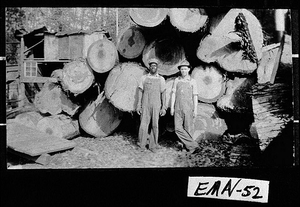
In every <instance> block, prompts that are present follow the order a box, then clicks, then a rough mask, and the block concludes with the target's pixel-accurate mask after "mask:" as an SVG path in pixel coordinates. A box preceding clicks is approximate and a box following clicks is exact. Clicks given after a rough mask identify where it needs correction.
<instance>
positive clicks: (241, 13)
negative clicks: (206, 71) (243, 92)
mask: <svg viewBox="0 0 300 207" xmlns="http://www.w3.org/2000/svg"><path fill="white" fill-rule="evenodd" d="M216 20H217V21H219V22H218V23H213V24H212V25H214V27H213V28H212V29H211V35H208V36H207V37H205V38H204V39H203V40H202V41H201V42H200V45H199V47H198V50H197V57H198V58H199V59H200V60H202V61H204V62H207V63H211V62H217V63H218V64H219V65H220V67H222V68H223V69H225V70H227V71H229V72H239V73H248V74H249V73H252V72H253V71H254V70H255V69H257V66H258V62H259V61H260V59H261V57H262V46H263V33H262V28H261V24H260V22H259V21H258V19H257V18H256V17H255V16H254V15H253V14H252V13H251V12H250V11H248V10H246V9H231V10H230V11H229V12H228V13H227V14H226V15H225V16H224V18H221V20H220V19H218V18H216ZM232 33H234V34H235V35H232ZM236 36H238V37H236Z"/></svg>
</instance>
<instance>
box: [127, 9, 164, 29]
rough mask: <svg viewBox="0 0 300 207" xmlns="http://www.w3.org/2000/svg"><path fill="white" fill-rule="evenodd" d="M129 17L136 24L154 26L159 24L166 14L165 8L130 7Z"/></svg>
mask: <svg viewBox="0 0 300 207" xmlns="http://www.w3.org/2000/svg"><path fill="white" fill-rule="evenodd" d="M129 14H130V17H131V19H132V20H133V21H134V22H135V23H136V24H138V25H141V26H144V27H155V26H157V25H159V24H160V23H161V22H162V21H163V20H164V19H165V18H166V17H167V14H168V9H165V8H130V10H129Z"/></svg>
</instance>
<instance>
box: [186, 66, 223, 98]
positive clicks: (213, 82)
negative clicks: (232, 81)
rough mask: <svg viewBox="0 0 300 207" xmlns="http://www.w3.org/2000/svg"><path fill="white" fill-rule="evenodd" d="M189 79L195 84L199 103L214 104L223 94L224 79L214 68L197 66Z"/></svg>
mask: <svg viewBox="0 0 300 207" xmlns="http://www.w3.org/2000/svg"><path fill="white" fill-rule="evenodd" d="M191 77H192V78H194V79H195V80H196V82H197V86H198V100H199V101H202V102H206V103H213V102H216V101H217V100H218V99H219V98H220V97H221V96H222V95H223V94H224V92H225V81H224V77H223V75H222V74H221V73H220V72H219V70H218V69H217V68H216V67H214V66H205V67H202V66H198V67H196V68H194V69H193V72H192V74H191Z"/></svg>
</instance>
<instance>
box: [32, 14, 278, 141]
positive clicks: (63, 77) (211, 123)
mask: <svg viewBox="0 0 300 207" xmlns="http://www.w3.org/2000/svg"><path fill="white" fill-rule="evenodd" d="M212 10H213V9H210V11H209V12H206V10H204V9H194V8H184V9H176V8H173V9H164V8H131V9H130V13H129V14H130V17H131V20H132V22H130V24H128V27H127V28H125V30H124V31H123V32H121V34H120V36H119V37H118V40H117V44H116V46H115V45H114V44H113V43H112V42H111V41H109V40H108V39H106V38H103V39H100V40H98V39H97V41H95V42H93V43H89V45H90V46H89V48H88V49H87V48H85V50H87V52H86V53H87V57H86V59H79V60H77V61H72V62H71V63H69V64H67V65H65V67H64V68H63V69H61V70H57V71H56V72H54V73H53V74H52V77H55V78H57V80H58V82H57V83H52V84H45V89H43V90H45V91H46V89H47V91H48V92H44V93H46V94H47V95H45V96H47V98H43V95H41V94H38V95H37V97H36V99H37V101H36V105H37V108H39V110H40V111H41V113H42V114H43V115H44V116H45V113H48V116H49V115H51V116H54V115H60V114H62V113H63V114H65V115H66V114H67V116H69V117H71V118H72V119H73V120H74V119H76V120H77V121H79V126H80V127H81V129H82V130H83V131H85V132H86V133H88V134H90V135H92V136H95V137H106V136H109V135H110V134H111V133H113V132H114V131H115V130H116V129H117V127H118V125H119V123H120V122H121V120H122V119H123V121H124V122H126V120H124V117H125V119H126V117H132V116H129V115H128V114H132V113H133V112H135V111H136V105H137V91H138V83H139V81H140V78H141V76H142V75H144V74H146V73H147V68H148V67H149V65H148V60H149V59H150V58H157V59H158V61H159V64H158V73H159V74H160V75H162V76H163V77H164V78H165V80H166V83H167V105H168V107H169V105H170V95H171V89H172V86H173V82H174V79H175V77H176V76H178V75H179V74H178V72H179V70H178V68H177V67H178V65H179V64H180V63H181V62H182V61H184V60H188V61H189V62H190V63H191V65H192V68H193V69H192V71H191V76H192V77H193V78H194V79H195V80H196V82H197V85H198V92H199V94H198V104H199V105H198V112H199V115H198V117H197V118H196V120H195V134H194V137H195V139H197V140H199V139H202V138H205V137H208V136H206V135H207V134H214V135H216V136H218V137H219V136H221V135H222V134H223V135H226V136H227V135H228V136H229V137H230V136H238V135H239V134H244V135H247V136H249V137H251V136H254V134H255V133H253V129H254V125H253V122H255V123H256V128H257V132H258V135H259V136H258V138H260V137H261V134H263V133H264V131H260V127H259V126H260V125H262V124H260V123H258V122H264V121H266V120H265V118H264V117H265V115H259V116H257V113H260V112H258V111H256V110H262V109H258V108H260V107H261V105H262V104H261V103H267V102H268V101H269V99H266V97H268V96H266V97H265V101H263V100H262V99H263V96H260V97H259V98H258V96H257V94H259V92H254V91H255V90H254V89H253V87H256V86H257V85H256V84H257V82H259V83H260V84H265V83H266V79H264V78H265V76H264V75H261V74H266V73H267V72H268V70H269V69H268V68H272V67H271V65H272V64H273V59H274V56H276V54H277V50H278V47H279V45H278V44H277V45H271V46H263V40H264V36H263V31H262V26H261V24H260V22H259V21H258V19H257V18H256V17H255V16H254V15H253V14H252V13H251V12H250V11H248V10H246V9H230V10H228V9H227V10H222V11H221V12H212ZM263 76H264V77H263ZM99 79H101V84H102V83H104V84H102V85H101V86H100V81H99ZM94 86H98V90H94V92H93V93H90V92H91V90H90V89H91V88H93V87H94ZM274 87H275V86H274ZM100 88H103V91H101V89H100ZM275 88H276V87H275ZM43 90H42V91H43ZM258 91H259V90H258ZM254 93H257V94H256V95H253V94H254ZM51 94H53V95H51ZM63 94H64V95H63ZM50 96H51V97H52V98H50ZM53 97H59V98H58V99H55V98H53ZM43 99H45V100H43ZM78 99H81V100H80V101H79V102H80V104H78V101H77V100H78ZM66 100H69V101H70V102H69V103H68V101H66ZM82 100H84V101H82ZM54 102H55V103H54ZM62 102H64V103H65V102H67V103H68V104H62ZM41 103H52V104H50V105H51V107H52V108H51V107H50V109H44V108H45V107H44V106H42V105H43V104H41ZM258 103H260V104H258ZM73 104H74V105H73ZM76 104H77V106H76ZM44 105H45V104H44ZM64 105H67V106H69V109H66V108H64V107H63V106H64ZM258 106H259V107H258ZM43 107H44V108H43ZM78 108H79V109H78ZM75 109H76V110H75ZM265 110H266V111H268V110H269V109H265ZM253 111H254V113H253ZM268 113H269V112H268ZM270 115H272V113H271V112H270ZM136 117H138V118H139V116H136ZM136 117H135V118H136ZM258 117H260V118H258ZM138 118H137V119H138ZM172 119H173V118H172V117H171V121H170V120H169V119H165V120H168V121H166V122H168V123H166V124H164V125H162V126H165V127H166V130H167V131H173V128H174V126H173V124H172ZM259 119H260V121H258V120H259ZM163 130H165V129H162V131H163Z"/></svg>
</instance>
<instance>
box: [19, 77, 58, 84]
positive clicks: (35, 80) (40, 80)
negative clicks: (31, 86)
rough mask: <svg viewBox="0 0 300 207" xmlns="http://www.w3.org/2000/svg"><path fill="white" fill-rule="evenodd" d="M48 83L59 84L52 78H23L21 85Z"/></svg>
mask: <svg viewBox="0 0 300 207" xmlns="http://www.w3.org/2000/svg"><path fill="white" fill-rule="evenodd" d="M47 81H50V82H57V79H56V78H50V77H23V78H21V83H45V82H47Z"/></svg>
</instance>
